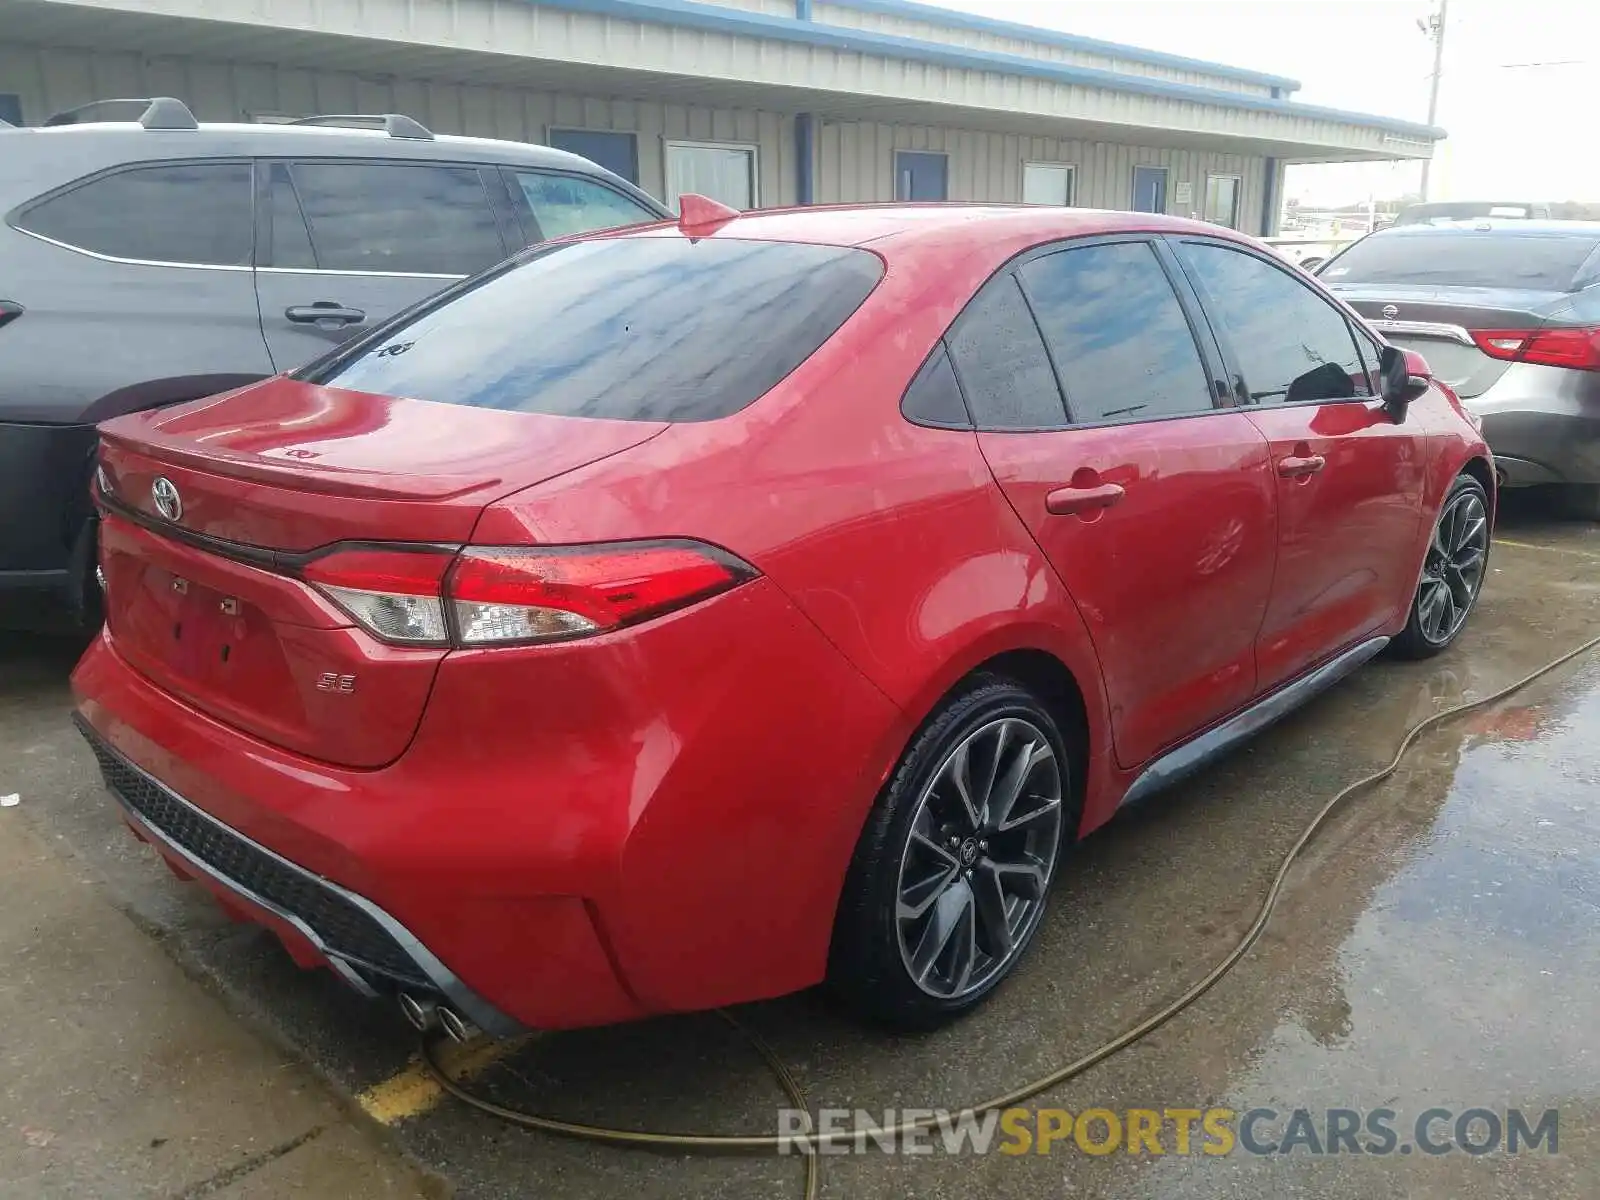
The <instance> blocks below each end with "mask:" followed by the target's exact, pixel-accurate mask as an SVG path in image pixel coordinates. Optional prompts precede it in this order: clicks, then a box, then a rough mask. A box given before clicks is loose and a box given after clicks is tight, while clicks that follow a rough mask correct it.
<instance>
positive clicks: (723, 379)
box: [306, 238, 883, 421]
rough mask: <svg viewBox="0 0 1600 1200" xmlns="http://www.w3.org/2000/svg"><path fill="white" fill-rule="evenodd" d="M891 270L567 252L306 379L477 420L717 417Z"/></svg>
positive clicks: (808, 249) (766, 383)
mask: <svg viewBox="0 0 1600 1200" xmlns="http://www.w3.org/2000/svg"><path fill="white" fill-rule="evenodd" d="M882 273H883V267H882V262H881V260H880V259H878V257H877V256H876V255H873V254H869V253H867V252H866V251H865V250H851V249H844V248H840V247H835V246H806V245H797V244H793V243H786V242H753V241H750V242H747V241H733V240H727V241H720V240H716V239H708V240H703V241H700V242H698V243H696V242H692V241H688V240H686V239H682V238H626V239H619V240H600V241H592V242H566V243H560V244H557V245H554V246H549V247H546V248H544V249H542V250H537V251H534V252H532V253H531V254H530V255H529V256H527V257H525V258H523V259H521V260H519V261H518V262H517V263H515V264H508V265H507V266H506V267H505V268H504V269H502V270H498V271H494V272H492V273H490V274H489V275H486V276H485V277H484V278H483V279H481V280H476V281H474V282H473V283H472V284H470V285H468V286H467V287H466V288H465V289H464V290H460V291H457V292H455V293H453V294H451V295H449V296H448V297H447V298H444V299H441V301H440V302H439V303H437V304H431V305H426V306H424V307H423V308H422V309H421V310H420V311H419V312H418V313H417V315H415V316H414V317H412V318H410V319H409V320H406V321H403V322H400V323H398V324H396V325H394V326H391V327H390V328H387V329H385V330H383V331H381V332H380V333H379V334H377V335H376V336H374V337H371V338H367V339H364V340H363V341H361V342H359V343H357V344H356V345H355V346H354V347H352V348H351V350H350V352H349V353H347V354H340V355H337V356H335V357H334V358H333V359H331V360H325V361H324V362H323V363H319V364H317V365H316V366H315V367H314V368H311V369H308V370H307V372H306V377H307V378H311V379H312V380H314V381H315V382H318V383H329V384H333V385H335V386H337V387H346V388H354V389H357V390H361V391H369V392H380V393H384V394H388V395H396V396H415V397H418V398H420V399H423V400H434V401H439V402H442V403H445V404H465V405H471V406H473V407H475V408H499V409H512V410H516V411H519V412H537V413H553V414H556V415H559V416H574V417H607V418H621V419H625V420H640V421H705V420H712V419H714V418H717V417H724V416H727V415H728V414H729V413H732V412H736V411H737V410H739V409H741V408H743V407H744V406H745V405H747V404H750V403H751V402H753V401H754V400H756V399H757V398H758V397H760V396H762V395H763V394H765V393H766V392H767V391H769V390H770V389H771V388H772V387H773V386H774V385H775V384H777V383H778V381H779V380H781V379H783V377H784V376H786V375H787V374H789V372H790V371H792V370H794V368H795V367H797V366H799V365H800V363H802V362H803V361H805V359H807V358H809V357H810V356H811V354H812V353H814V352H815V351H816V349H817V348H818V347H819V346H821V345H822V343H823V342H825V341H826V340H827V339H828V338H829V337H830V336H831V335H832V334H833V332H834V331H835V330H836V329H838V328H839V326H840V325H842V324H843V323H844V321H845V320H846V319H847V318H848V317H849V316H850V314H851V313H852V312H854V311H855V309H856V307H857V306H858V305H859V304H860V303H861V302H862V300H864V299H865V298H866V297H867V294H868V293H869V292H871V291H872V289H873V288H874V287H875V286H876V285H877V282H878V280H879V278H880V277H881V276H882ZM401 346H404V347H406V349H405V350H404V352H401V353H396V352H395V351H396V348H397V347H401Z"/></svg>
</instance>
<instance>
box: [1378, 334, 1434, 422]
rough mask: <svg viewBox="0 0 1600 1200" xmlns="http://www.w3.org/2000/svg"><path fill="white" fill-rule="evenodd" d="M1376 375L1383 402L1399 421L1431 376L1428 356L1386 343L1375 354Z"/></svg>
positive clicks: (1423, 389)
mask: <svg viewBox="0 0 1600 1200" xmlns="http://www.w3.org/2000/svg"><path fill="white" fill-rule="evenodd" d="M1378 377H1379V380H1380V382H1381V387H1382V393H1383V406H1384V408H1386V409H1388V410H1389V416H1390V417H1391V418H1393V420H1394V423H1395V424H1396V425H1399V424H1400V423H1402V422H1403V421H1404V420H1405V419H1406V409H1408V408H1410V407H1411V402H1412V401H1413V400H1415V399H1416V398H1417V397H1418V396H1420V395H1422V394H1423V393H1424V392H1426V391H1427V390H1428V383H1429V381H1430V380H1431V379H1432V377H1433V373H1432V371H1430V370H1429V369H1428V363H1427V360H1425V359H1424V358H1423V357H1422V355H1420V354H1418V353H1416V351H1414V350H1400V349H1398V348H1396V347H1394V346H1385V347H1384V348H1383V351H1382V353H1381V354H1379V355H1378Z"/></svg>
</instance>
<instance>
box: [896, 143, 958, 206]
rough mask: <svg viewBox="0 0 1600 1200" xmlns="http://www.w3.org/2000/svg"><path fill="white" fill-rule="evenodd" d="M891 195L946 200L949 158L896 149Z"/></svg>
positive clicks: (916, 198) (942, 155)
mask: <svg viewBox="0 0 1600 1200" xmlns="http://www.w3.org/2000/svg"><path fill="white" fill-rule="evenodd" d="M894 198H895V199H896V200H901V201H916V202H925V201H933V202H938V201H942V200H948V199H950V158H949V156H948V155H945V154H938V153H933V152H929V151H922V150H896V151H895V155H894Z"/></svg>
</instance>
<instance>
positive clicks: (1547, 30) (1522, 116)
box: [933, 0, 1600, 203]
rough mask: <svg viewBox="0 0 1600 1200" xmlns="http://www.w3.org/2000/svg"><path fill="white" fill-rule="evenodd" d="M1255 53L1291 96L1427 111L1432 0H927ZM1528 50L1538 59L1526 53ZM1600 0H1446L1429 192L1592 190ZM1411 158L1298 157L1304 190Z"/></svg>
mask: <svg viewBox="0 0 1600 1200" xmlns="http://www.w3.org/2000/svg"><path fill="white" fill-rule="evenodd" d="M933 2H934V3H938V4H940V5H941V6H943V7H947V8H960V9H966V10H967V11H969V12H976V13H983V14H985V15H987V16H993V17H1000V18H1004V19H1009V20H1015V21H1023V22H1026V23H1028V24H1030V25H1045V26H1050V27H1052V28H1056V29H1064V30H1067V31H1068V32H1072V33H1081V34H1084V35H1086V36H1089V37H1098V38H1105V39H1108V40H1110V41H1117V42H1127V43H1130V44H1132V45H1136V46H1145V47H1148V48H1150V49H1153V50H1165V51H1169V52H1171V53H1174V54H1185V55H1188V56H1190V57H1193V58H1204V59H1210V60H1213V61H1216V62H1225V63H1230V64H1232V65H1234V66H1241V67H1254V68H1258V69H1260V70H1264V71H1270V72H1272V73H1273V74H1277V75H1287V76H1289V77H1290V78H1293V79H1298V80H1300V82H1301V84H1302V85H1303V87H1302V88H1301V90H1300V92H1299V93H1298V94H1297V95H1296V99H1299V100H1303V101H1305V102H1306V103H1308V104H1326V105H1330V106H1332V107H1335V108H1348V109H1354V110H1356V111H1359V112H1369V113H1377V114H1381V115H1383V116H1390V117H1399V118H1403V119H1406V120H1413V121H1417V122H1421V121H1423V120H1425V119H1426V117H1427V115H1428V77H1429V74H1430V73H1431V71H1432V70H1433V46H1432V43H1431V42H1430V41H1429V40H1428V38H1427V37H1426V36H1425V35H1424V34H1423V33H1422V31H1421V30H1419V29H1418V28H1417V20H1418V18H1421V17H1425V16H1426V15H1427V14H1428V13H1429V12H1430V11H1431V10H1432V9H1433V8H1435V7H1436V6H1437V0H1431V2H1430V0H933ZM1524 64H1537V65H1524ZM1597 102H1600V0H1450V23H1449V30H1448V33H1447V36H1446V40H1445V68H1444V82H1443V86H1442V88H1441V91H1440V98H1439V116H1438V123H1439V124H1440V125H1442V126H1444V128H1445V129H1447V130H1449V132H1450V140H1449V141H1447V142H1446V143H1444V145H1443V146H1442V147H1441V148H1440V151H1439V157H1438V159H1437V160H1436V163H1435V168H1434V194H1435V197H1436V198H1438V199H1451V198H1478V199H1496V200H1498V199H1506V200H1520V199H1534V200H1568V199H1571V200H1591V201H1600V155H1597V154H1595V153H1594V152H1593V151H1592V150H1591V149H1590V136H1591V134H1590V130H1591V128H1592V125H1593V121H1594V114H1595V113H1596V112H1597V111H1600V104H1597ZM1416 182H1417V169H1416V167H1415V166H1412V167H1409V168H1399V169H1391V168H1388V167H1372V166H1361V167H1306V168H1299V169H1297V170H1294V171H1292V172H1291V178H1290V182H1289V194H1290V195H1296V194H1298V195H1300V196H1301V197H1302V199H1305V200H1307V201H1310V202H1312V203H1347V202H1353V201H1357V200H1364V199H1365V198H1366V196H1367V193H1368V191H1369V190H1370V191H1376V192H1377V193H1378V194H1379V195H1385V194H1390V193H1394V194H1398V193H1400V192H1403V191H1406V190H1408V189H1411V188H1414V187H1415V186H1416Z"/></svg>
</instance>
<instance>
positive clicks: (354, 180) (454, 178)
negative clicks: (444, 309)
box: [290, 162, 506, 275]
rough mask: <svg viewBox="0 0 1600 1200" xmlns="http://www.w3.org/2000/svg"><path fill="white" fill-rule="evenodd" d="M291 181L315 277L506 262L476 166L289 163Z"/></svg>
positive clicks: (456, 270) (438, 271)
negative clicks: (302, 214)
mask: <svg viewBox="0 0 1600 1200" xmlns="http://www.w3.org/2000/svg"><path fill="white" fill-rule="evenodd" d="M290 175H291V177H292V179H293V181H294V190H295V192H296V194H297V195H298V197H299V201H300V207H301V208H302V209H303V210H304V212H305V218H306V221H307V223H308V224H309V225H310V227H311V245H312V249H313V251H314V253H315V255H316V262H317V266H318V268H320V269H321V270H324V271H361V272H369V273H374V274H381V273H385V272H389V273H399V274H411V275H471V274H473V273H474V272H476V271H481V270H483V269H484V268H485V267H490V266H493V265H494V264H495V263H497V262H499V261H500V260H501V259H502V258H504V257H505V254H506V251H505V246H504V244H503V243H502V242H501V240H500V230H499V226H498V225H497V224H496V223H495V218H494V210H493V209H492V208H490V206H489V194H488V192H487V191H485V190H484V186H483V181H482V180H481V179H480V178H479V177H478V170H477V168H476V167H452V166H440V165H436V164H433V163H356V162H329V163H295V164H294V165H293V166H292V167H291V168H290Z"/></svg>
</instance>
